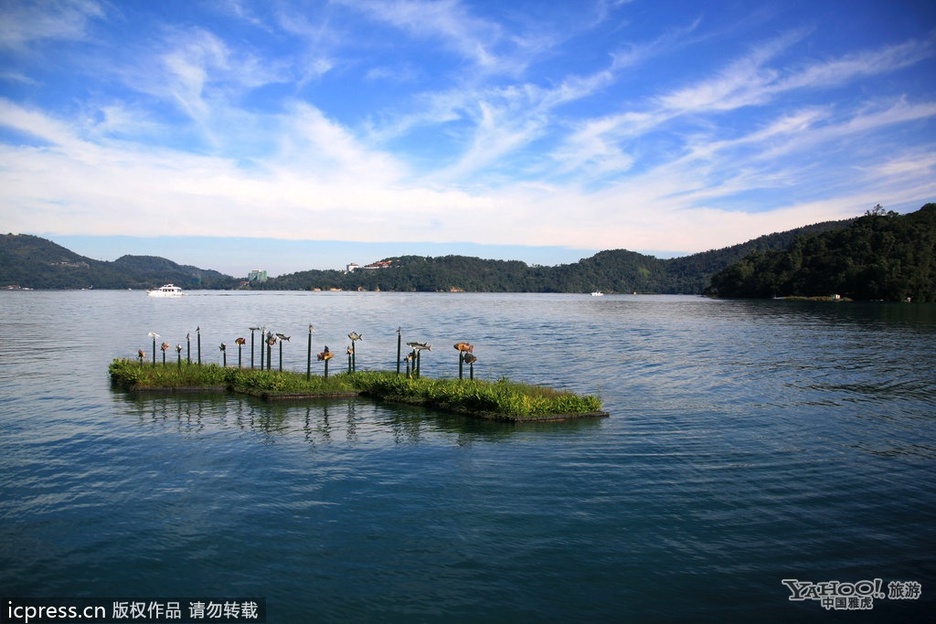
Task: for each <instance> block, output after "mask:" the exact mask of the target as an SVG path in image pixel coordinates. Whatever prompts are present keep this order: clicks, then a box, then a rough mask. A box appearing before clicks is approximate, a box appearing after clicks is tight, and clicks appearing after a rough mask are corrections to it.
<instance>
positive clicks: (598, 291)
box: [591, 290, 604, 297]
mask: <svg viewBox="0 0 936 624" xmlns="http://www.w3.org/2000/svg"><path fill="white" fill-rule="evenodd" d="M591 295H592V297H604V293H603V292H601V291H600V290H596V291H594V292H593V293H592V294H591Z"/></svg>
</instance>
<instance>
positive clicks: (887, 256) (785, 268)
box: [708, 204, 936, 302]
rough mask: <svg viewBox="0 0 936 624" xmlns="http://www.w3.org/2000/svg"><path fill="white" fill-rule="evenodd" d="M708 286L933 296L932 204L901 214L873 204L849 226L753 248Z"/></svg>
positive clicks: (725, 293)
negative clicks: (784, 244)
mask: <svg viewBox="0 0 936 624" xmlns="http://www.w3.org/2000/svg"><path fill="white" fill-rule="evenodd" d="M708 293H709V294H712V295H717V296H719V297H774V296H805V297H822V296H829V295H833V294H838V295H841V296H843V297H848V298H851V299H856V300H884V301H905V300H907V299H911V300H912V301H919V302H926V301H936V204H926V205H925V206H923V207H922V208H920V210H918V211H916V212H913V213H910V214H906V215H899V214H897V213H896V212H888V211H885V210H884V209H883V208H881V207H880V206H877V207H876V208H875V209H874V210H870V211H868V212H867V213H866V214H865V216H863V217H861V218H859V219H856V220H855V221H854V223H852V224H851V225H850V226H849V227H847V228H844V229H839V230H835V231H830V232H825V233H821V234H815V235H812V236H804V237H801V238H797V239H795V240H794V242H793V244H792V245H790V246H789V247H788V248H787V249H785V250H782V251H759V252H754V253H752V254H750V255H748V256H747V257H745V258H744V259H742V260H741V261H740V262H738V263H735V264H733V265H731V266H729V267H727V268H725V269H724V270H722V271H720V272H719V273H717V274H716V275H715V276H713V278H712V283H711V286H710V288H709V289H708Z"/></svg>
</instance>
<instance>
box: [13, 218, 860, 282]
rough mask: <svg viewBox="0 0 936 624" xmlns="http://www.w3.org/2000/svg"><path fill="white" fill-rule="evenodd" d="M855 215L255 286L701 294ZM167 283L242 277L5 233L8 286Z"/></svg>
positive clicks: (295, 277)
mask: <svg viewBox="0 0 936 624" xmlns="http://www.w3.org/2000/svg"><path fill="white" fill-rule="evenodd" d="M851 222H852V220H846V221H830V222H825V223H818V224H815V225H809V226H806V227H802V228H797V229H795V230H790V231H788V232H779V233H775V234H769V235H766V236H761V237H759V238H756V239H754V240H752V241H748V242H746V243H742V244H740V245H734V246H732V247H726V248H724V249H716V250H711V251H706V252H703V253H698V254H693V255H691V256H685V257H682V258H671V259H666V260H662V259H659V258H655V257H653V256H647V255H644V254H640V253H636V252H633V251H627V250H626V249H613V250H608V251H602V252H599V253H597V254H595V255H594V256H592V257H590V258H584V259H582V260H579V261H578V262H576V263H573V264H563V265H558V266H552V267H545V266H537V265H534V266H530V265H527V264H526V263H525V262H521V261H519V260H483V259H481V258H473V257H467V256H441V257H435V258H433V257H423V256H398V257H394V258H385V259H384V260H383V261H381V262H376V263H374V264H373V265H371V266H370V267H362V268H359V269H358V270H356V271H353V272H348V271H336V270H331V271H301V272H298V273H291V274H289V275H282V276H280V277H276V278H273V279H270V280H267V281H266V282H265V283H263V284H259V285H258V284H254V285H253V287H254V288H262V289H264V290H312V289H321V290H328V289H340V290H359V289H360V290H383V291H403V292H437V291H466V292H591V291H595V290H601V291H603V292H607V293H615V292H634V291H637V292H641V293H665V294H675V293H685V294H701V293H702V292H703V290H704V289H705V288H706V287H707V286H708V285H709V281H710V279H711V278H712V276H713V275H715V274H716V273H718V272H719V271H721V270H722V269H724V268H725V267H728V266H729V265H731V264H733V263H736V262H738V261H740V260H741V259H742V258H744V257H746V256H747V255H748V254H749V253H750V252H752V251H757V252H767V251H778V250H782V249H785V248H786V247H788V246H789V245H790V244H791V243H792V241H794V240H796V239H797V237H799V236H803V235H809V234H815V233H819V232H830V231H835V230H841V229H842V228H845V227H847V226H848V225H849V224H850V223H851ZM167 282H171V283H174V284H176V285H178V286H182V287H183V288H186V289H196V288H212V289H230V288H236V287H238V286H239V284H240V280H237V279H235V278H233V277H229V276H227V275H223V274H221V273H219V272H217V271H210V270H205V269H199V268H197V267H193V266H181V265H178V264H176V263H175V262H172V261H171V260H166V259H165V258H159V257H154V256H123V257H121V258H118V259H117V260H115V261H113V262H104V261H100V260H92V259H90V258H85V257H84V256H80V255H78V254H76V253H74V252H72V251H69V250H68V249H65V248H64V247H62V246H60V245H56V244H55V243H53V242H51V241H48V240H46V239H43V238H40V237H38V236H30V235H23V234H20V235H14V234H7V235H0V287H17V286H18V287H21V288H38V289H56V288H119V289H124V288H134V289H142V288H154V287H157V286H160V285H162V284H165V283H167Z"/></svg>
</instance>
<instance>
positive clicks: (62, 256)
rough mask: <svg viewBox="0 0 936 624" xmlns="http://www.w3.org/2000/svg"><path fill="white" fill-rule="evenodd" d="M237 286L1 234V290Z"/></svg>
mask: <svg viewBox="0 0 936 624" xmlns="http://www.w3.org/2000/svg"><path fill="white" fill-rule="evenodd" d="M239 281H240V280H237V279H235V278H233V277H229V276H227V275H223V274H221V273H219V272H218V271H211V270H205V269H200V268H198V267H193V266H184V265H179V264H176V263H175V262H172V261H171V260H166V259H165V258H159V257H155V256H129V255H128V256H121V257H120V258H118V259H117V260H114V261H113V262H107V261H103V260H93V259H91V258H86V257H84V256H81V255H78V254H76V253H75V252H73V251H71V250H69V249H66V248H65V247H62V246H61V245H58V244H56V243H53V242H52V241H50V240H47V239H45V238H41V237H39V236H33V235H31V234H2V235H0V288H3V287H6V288H34V289H44V290H55V289H79V288H100V289H127V288H133V289H145V288H155V287H158V286H161V285H163V284H165V283H168V282H171V283H174V284H176V285H178V286H182V287H183V288H218V289H229V288H234V287H235V286H237V284H238V283H239Z"/></svg>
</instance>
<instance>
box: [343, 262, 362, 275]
mask: <svg viewBox="0 0 936 624" xmlns="http://www.w3.org/2000/svg"><path fill="white" fill-rule="evenodd" d="M345 268H346V269H347V271H348V273H354V272H355V271H356V270H357V269H359V268H361V265H360V264H357V263H356V262H352V263H351V264H349V265H346V267H345Z"/></svg>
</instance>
